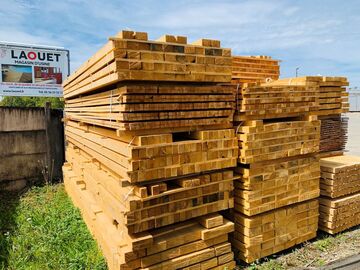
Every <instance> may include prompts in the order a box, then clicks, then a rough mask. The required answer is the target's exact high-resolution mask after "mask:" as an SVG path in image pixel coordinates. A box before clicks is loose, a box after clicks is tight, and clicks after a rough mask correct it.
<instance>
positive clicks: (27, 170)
mask: <svg viewBox="0 0 360 270" xmlns="http://www.w3.org/2000/svg"><path fill="white" fill-rule="evenodd" d="M50 115H51V121H50V123H49V127H48V132H46V126H47V124H46V123H47V122H46V121H45V110H44V109H43V108H7V107H0V189H11V190H14V189H22V188H23V187H25V185H27V184H28V182H29V181H36V180H41V179H43V177H42V173H41V170H42V169H43V167H44V165H45V164H46V160H47V159H46V155H47V138H49V145H50V159H51V160H52V161H53V162H54V168H53V176H54V178H61V177H62V175H61V166H62V164H63V162H64V130H63V124H62V122H61V118H62V111H61V110H51V111H50ZM46 134H48V135H49V137H47V135H46Z"/></svg>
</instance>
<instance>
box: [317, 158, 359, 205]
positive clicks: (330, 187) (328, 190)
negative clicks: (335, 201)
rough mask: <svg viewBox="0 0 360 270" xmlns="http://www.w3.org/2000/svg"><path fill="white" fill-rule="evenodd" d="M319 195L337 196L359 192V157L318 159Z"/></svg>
mask: <svg viewBox="0 0 360 270" xmlns="http://www.w3.org/2000/svg"><path fill="white" fill-rule="evenodd" d="M320 167H321V179H320V188H321V195H323V196H327V197H330V198H338V197H341V196H345V195H349V194H352V193H357V192H360V181H359V180H360V157H357V156H334V157H328V158H322V159H320Z"/></svg>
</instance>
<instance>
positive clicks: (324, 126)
mask: <svg viewBox="0 0 360 270" xmlns="http://www.w3.org/2000/svg"><path fill="white" fill-rule="evenodd" d="M319 120H320V121H321V136H320V152H333V151H344V150H345V146H346V142H347V130H348V118H347V117H344V116H341V114H335V115H324V116H321V117H319Z"/></svg>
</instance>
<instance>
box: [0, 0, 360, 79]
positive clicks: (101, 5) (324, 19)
mask: <svg viewBox="0 0 360 270" xmlns="http://www.w3.org/2000/svg"><path fill="white" fill-rule="evenodd" d="M0 1H1V9H0V23H2V25H3V27H2V28H0V40H8V41H18V42H22V43H36V44H43V45H54V46H63V47H66V48H68V49H70V51H71V59H72V62H71V66H72V67H73V68H75V67H78V66H79V65H80V64H81V63H82V62H84V61H85V60H86V59H87V58H88V57H90V56H91V55H92V54H93V53H94V52H95V51H96V50H97V49H98V48H100V47H101V45H102V44H104V43H105V42H106V40H107V38H108V37H109V36H111V35H113V34H115V33H116V32H117V31H119V30H120V29H124V28H130V29H134V30H139V31H147V32H149V36H150V38H153V39H156V38H158V37H159V36H161V35H162V34H165V33H168V34H178V35H186V36H188V39H189V41H192V40H196V39H198V38H205V37H208V38H215V39H220V40H221V41H222V45H223V46H225V47H231V48H232V49H233V52H234V53H236V54H263V55H264V54H265V55H272V56H273V57H274V58H280V59H282V60H283V65H282V66H283V73H284V74H292V73H293V68H294V66H297V65H301V66H302V70H301V71H302V72H304V73H307V74H309V73H315V74H316V73H322V74H325V73H327V72H328V73H334V74H337V73H338V74H343V73H345V75H346V74H349V75H350V76H351V77H352V79H353V80H354V81H358V82H359V85H360V78H359V75H360V71H359V68H358V63H359V61H360V51H359V49H358V48H357V47H358V44H359V43H360V30H358V29H359V26H360V18H359V16H358V14H359V13H360V5H358V4H357V1H355V0H349V1H342V2H339V1H336V0H329V1H328V2H327V5H323V3H322V2H321V1H310V0H303V1H291V0H242V1H236V0H223V1H215V0H177V1H159V0H137V1H126V0H118V1H116V0H107V1H97V0H62V1H52V0H49V1H39V0H32V1H25V0H24V1H16V0H15V1H11V0H0ZM356 74H359V75H356Z"/></svg>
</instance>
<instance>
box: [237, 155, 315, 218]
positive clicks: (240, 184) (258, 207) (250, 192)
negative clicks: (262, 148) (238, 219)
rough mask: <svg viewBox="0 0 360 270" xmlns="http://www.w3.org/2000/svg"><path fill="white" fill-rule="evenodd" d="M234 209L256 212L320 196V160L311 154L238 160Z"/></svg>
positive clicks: (250, 212)
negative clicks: (271, 158)
mask: <svg viewBox="0 0 360 270" xmlns="http://www.w3.org/2000/svg"><path fill="white" fill-rule="evenodd" d="M235 171H236V172H237V173H238V174H239V175H240V179H239V180H238V181H235V210H236V211H238V212H240V213H244V214H245V215H247V216H253V215H256V214H259V213H263V212H266V211H269V210H272V209H277V208H281V207H282V206H286V205H290V204H294V203H297V202H302V201H306V200H309V199H313V198H317V197H319V177H320V170H319V160H318V158H317V157H315V156H314V155H312V154H309V155H303V156H301V157H291V158H284V159H277V160H276V162H275V163H274V162H273V161H272V160H269V161H264V162H257V163H252V164H249V165H246V164H241V163H240V164H239V165H238V167H237V168H236V169H235Z"/></svg>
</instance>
